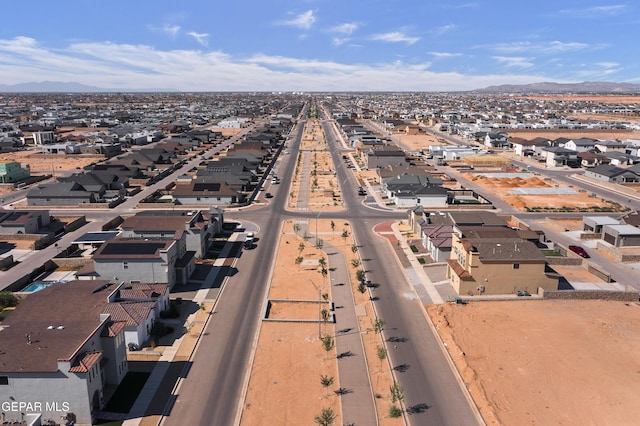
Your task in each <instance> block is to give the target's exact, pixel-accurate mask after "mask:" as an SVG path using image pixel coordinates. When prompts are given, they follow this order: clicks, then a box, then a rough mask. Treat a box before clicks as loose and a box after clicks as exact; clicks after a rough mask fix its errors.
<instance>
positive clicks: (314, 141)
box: [287, 120, 344, 211]
mask: <svg viewBox="0 0 640 426" xmlns="http://www.w3.org/2000/svg"><path fill="white" fill-rule="evenodd" d="M328 148H329V146H328V145H327V143H326V141H325V135H324V131H323V130H322V126H320V123H319V121H318V120H309V121H308V122H307V124H306V125H305V128H304V131H303V136H302V142H301V145H300V152H299V154H298V158H297V159H296V161H297V166H296V169H295V176H294V179H293V183H292V186H291V193H290V194H289V200H288V201H289V202H288V205H287V207H288V208H289V209H295V207H296V204H297V202H298V191H300V173H302V172H303V170H302V162H303V158H304V157H305V156H307V157H309V156H310V160H311V170H310V171H311V172H312V173H315V174H312V176H311V179H309V188H308V191H309V203H308V207H309V210H310V211H340V210H344V205H343V203H342V190H341V188H340V184H339V182H338V179H337V178H336V176H335V175H334V172H335V169H334V166H333V161H332V159H331V153H330V152H329V150H328Z"/></svg>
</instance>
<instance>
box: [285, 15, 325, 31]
mask: <svg viewBox="0 0 640 426" xmlns="http://www.w3.org/2000/svg"><path fill="white" fill-rule="evenodd" d="M316 19H317V18H316V15H315V11H313V10H307V11H306V12H303V13H301V14H300V15H298V16H296V17H295V18H293V19H290V20H286V21H282V22H280V25H288V26H291V27H296V28H300V29H301V30H310V29H311V27H312V26H313V24H315V22H316Z"/></svg>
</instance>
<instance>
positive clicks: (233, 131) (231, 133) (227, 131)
mask: <svg viewBox="0 0 640 426" xmlns="http://www.w3.org/2000/svg"><path fill="white" fill-rule="evenodd" d="M209 130H211V131H213V132H222V136H225V137H226V136H235V135H237V134H238V133H240V132H242V131H243V130H244V129H229V128H226V127H210V128H209Z"/></svg>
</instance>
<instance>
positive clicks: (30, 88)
mask: <svg viewBox="0 0 640 426" xmlns="http://www.w3.org/2000/svg"><path fill="white" fill-rule="evenodd" d="M131 92H179V90H176V89H105V88H102V87H96V86H87V85H85V84H80V83H74V82H63V81H40V82H33V83H19V84H0V93H131Z"/></svg>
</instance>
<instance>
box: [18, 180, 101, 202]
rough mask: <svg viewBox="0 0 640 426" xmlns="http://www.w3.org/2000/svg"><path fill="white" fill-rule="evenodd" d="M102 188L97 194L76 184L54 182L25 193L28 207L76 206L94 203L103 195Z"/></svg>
mask: <svg viewBox="0 0 640 426" xmlns="http://www.w3.org/2000/svg"><path fill="white" fill-rule="evenodd" d="M105 191H106V190H105V189H104V187H103V188H101V189H100V190H99V191H98V192H93V191H87V190H86V189H85V188H84V187H83V186H82V185H80V184H79V183H77V182H56V183H45V184H41V185H37V186H36V187H34V188H32V189H30V190H29V192H28V193H27V205H29V206H77V205H80V204H83V203H96V202H97V201H98V200H100V199H102V197H103V196H104V193H105Z"/></svg>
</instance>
